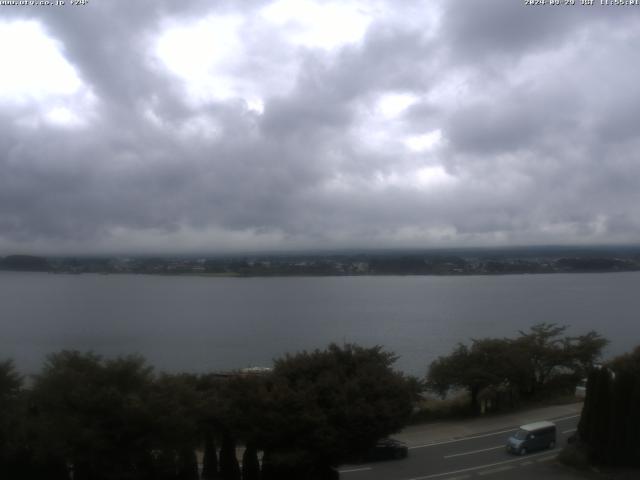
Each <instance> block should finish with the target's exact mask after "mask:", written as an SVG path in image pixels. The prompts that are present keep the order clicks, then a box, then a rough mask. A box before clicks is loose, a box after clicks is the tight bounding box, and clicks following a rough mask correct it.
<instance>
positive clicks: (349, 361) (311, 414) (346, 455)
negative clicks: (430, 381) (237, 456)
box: [256, 344, 415, 479]
mask: <svg viewBox="0 0 640 480" xmlns="http://www.w3.org/2000/svg"><path fill="white" fill-rule="evenodd" d="M395 359H396V357H395V356H394V355H393V354H391V353H388V352H385V351H383V350H382V348H381V347H373V348H362V347H358V346H356V345H351V344H347V345H344V346H342V347H340V346H338V345H335V344H332V345H330V346H329V347H328V348H327V349H326V350H322V351H320V350H315V351H313V352H302V353H298V354H296V355H287V356H285V357H284V358H281V359H279V360H276V362H275V366H274V370H273V374H272V375H271V376H270V377H269V379H268V381H267V395H266V396H265V397H264V398H265V401H266V402H265V408H264V410H263V412H262V414H261V416H260V417H259V418H258V419H256V420H257V422H258V423H259V425H260V427H261V428H260V431H261V432H262V433H261V435H260V437H259V438H256V440H257V441H258V442H257V444H258V445H259V446H260V447H261V448H262V449H264V451H265V456H264V459H263V465H266V468H265V469H263V478H265V479H268V478H278V479H285V478H307V479H315V478H318V479H320V478H323V479H324V478H332V477H335V473H334V470H333V468H332V467H335V466H337V465H338V464H340V463H343V462H345V461H347V460H349V459H350V458H353V456H354V455H358V454H362V453H363V452H365V451H366V450H368V449H369V448H370V447H371V446H373V445H374V444H375V442H376V441H377V440H378V439H379V438H381V437H384V436H387V435H389V434H390V433H393V432H395V431H398V430H399V429H400V428H402V427H403V426H404V425H405V423H406V421H407V420H408V418H409V416H410V414H411V411H412V404H413V400H414V394H415V392H414V391H413V389H412V387H411V386H412V383H411V382H408V381H407V379H406V378H405V377H404V376H403V375H402V374H400V373H398V372H395V371H393V370H392V368H391V366H392V364H393V363H394V361H395Z"/></svg>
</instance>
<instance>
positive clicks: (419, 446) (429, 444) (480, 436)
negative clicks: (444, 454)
mask: <svg viewBox="0 0 640 480" xmlns="http://www.w3.org/2000/svg"><path fill="white" fill-rule="evenodd" d="M517 429H518V427H515V428H510V429H509V430H500V431H499V432H493V433H484V434H482V435H474V436H472V437H464V438H456V439H455V440H445V441H444V442H433V443H425V444H424V445H415V446H413V447H409V450H413V449H414V448H425V447H433V446H435V445H445V444H447V443H456V442H464V441H466V440H474V439H476V438H486V437H491V436H493V435H502V434H503V433H509V432H515V431H516V430H517Z"/></svg>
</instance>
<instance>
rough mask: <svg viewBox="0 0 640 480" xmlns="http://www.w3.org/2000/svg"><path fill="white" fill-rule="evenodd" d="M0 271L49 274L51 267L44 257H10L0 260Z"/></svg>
mask: <svg viewBox="0 0 640 480" xmlns="http://www.w3.org/2000/svg"><path fill="white" fill-rule="evenodd" d="M0 269H2V270H17V271H23V272H47V271H49V270H51V266H50V265H49V262H48V261H47V259H46V258H44V257H35V256H32V255H9V256H8V257H5V258H3V259H0Z"/></svg>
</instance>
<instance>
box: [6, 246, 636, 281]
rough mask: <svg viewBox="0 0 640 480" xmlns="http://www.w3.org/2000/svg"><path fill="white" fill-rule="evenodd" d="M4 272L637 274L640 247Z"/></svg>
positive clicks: (47, 261) (96, 264)
mask: <svg viewBox="0 0 640 480" xmlns="http://www.w3.org/2000/svg"><path fill="white" fill-rule="evenodd" d="M0 270H10V271H31V272H54V273H103V274H104V273H138V274H164V275H185V274H190V275H210V276H300V275H304V276H314V275H315V276H332V275H495V274H518V273H584V272H630V271H640V247H600V248H598V247H590V248H587V247H528V248H524V247H523V248H505V249H498V248H491V249H467V250H464V249H451V250H428V251H391V252H383V251H380V252H368V253H367V252H359V253H358V252H349V253H344V252H342V253H339V252H334V253H332V252H326V253H304V254H303V253H299V254H295V253H282V254H255V253H254V254H248V255H227V256H222V255H218V256H207V255H201V256H198V255H192V256H184V255H183V256H178V257H171V256H155V257H152V256H69V257H61V256H56V257H43V256H33V255H7V256H5V257H0Z"/></svg>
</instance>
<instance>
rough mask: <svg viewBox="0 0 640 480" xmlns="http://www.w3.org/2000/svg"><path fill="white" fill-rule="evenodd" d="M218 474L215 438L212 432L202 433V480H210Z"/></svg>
mask: <svg viewBox="0 0 640 480" xmlns="http://www.w3.org/2000/svg"><path fill="white" fill-rule="evenodd" d="M217 476H218V454H217V453H216V440H215V437H214V436H213V433H212V432H209V431H207V432H206V433H205V434H204V456H203V458H202V480H212V479H215V478H217Z"/></svg>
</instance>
